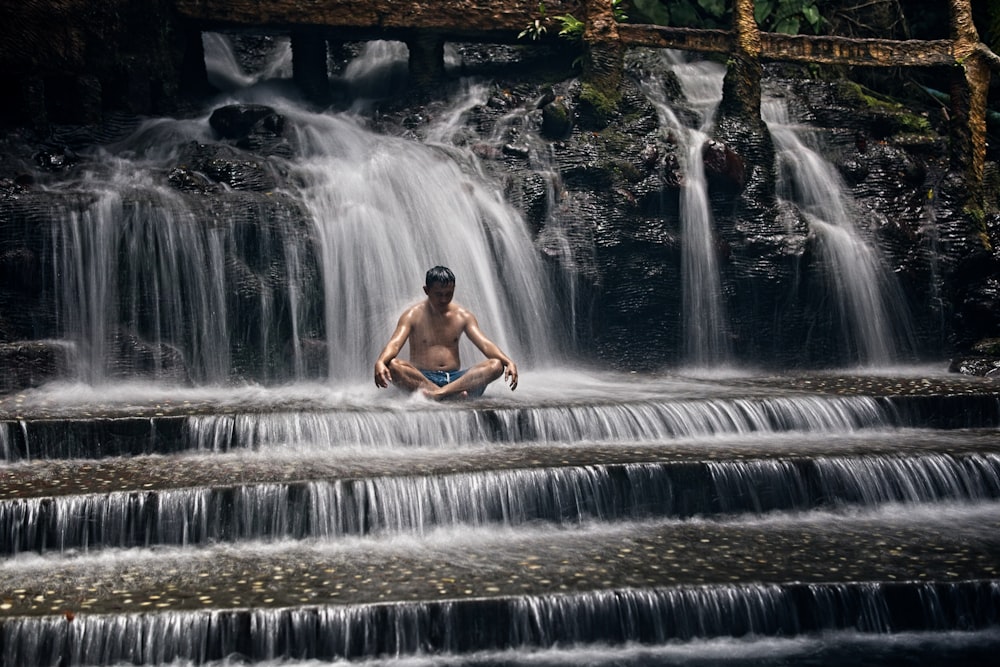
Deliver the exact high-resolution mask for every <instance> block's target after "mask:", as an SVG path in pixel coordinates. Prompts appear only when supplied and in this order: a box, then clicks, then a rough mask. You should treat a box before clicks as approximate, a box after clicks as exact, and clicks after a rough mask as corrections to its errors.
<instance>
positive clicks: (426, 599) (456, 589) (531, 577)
mask: <svg viewBox="0 0 1000 667" xmlns="http://www.w3.org/2000/svg"><path fill="white" fill-rule="evenodd" d="M998 568H1000V511H998V510H997V504H996V503H983V504H977V505H971V506H969V505H947V506H944V505H939V506H934V507H921V508H907V509H902V510H901V509H899V508H886V509H882V510H877V511H869V512H860V513H852V514H837V513H812V514H809V515H805V516H777V517H771V518H764V519H755V520H751V521H745V520H736V521H728V522H718V521H703V520H689V521H676V520H670V521H642V522H628V523H622V524H618V525H612V526H609V525H585V526H580V527H577V528H574V529H572V530H569V529H564V530H552V529H551V528H550V527H549V528H544V527H543V528H533V527H524V528H521V529H518V530H516V531H513V530H496V529H488V528H484V529H467V528H465V529H457V530H451V531H447V530H446V531H439V532H437V533H435V534H431V535H428V536H424V537H420V538H408V539H399V538H393V539H371V538H367V539H357V540H353V541H348V542H328V541H300V542H295V543H288V542H285V543H279V544H271V545H266V544H257V545H255V546H246V545H245V546H241V547H239V548H236V547H232V546H227V545H216V546H213V547H209V548H204V549H190V548H189V549H156V550H146V549H139V550H128V551H122V552H117V553H114V554H94V555H80V556H77V557H75V558H62V557H60V558H41V559H38V558H35V559H28V560H25V559H23V558H18V559H14V560H13V561H8V562H7V563H5V564H4V566H3V567H2V568H0V590H3V591H9V593H5V594H4V598H3V600H2V602H0V637H2V641H3V651H4V655H5V657H7V658H8V660H13V662H10V663H9V664H21V662H19V660H18V658H19V657H22V656H31V657H32V659H33V660H37V659H38V656H43V657H44V656H51V655H52V654H51V652H52V651H60V652H62V655H63V656H64V659H66V656H68V657H69V659H68V660H66V661H67V662H70V663H74V664H75V663H76V662H82V663H85V664H91V663H94V664H114V663H115V662H125V661H132V660H133V658H134V657H135V655H136V653H135V652H142V655H143V656H144V658H143V659H144V660H146V661H149V660H151V658H155V660H154V661H160V660H161V659H163V658H167V659H174V658H184V659H191V660H204V659H221V658H222V657H224V656H226V655H230V654H233V653H239V654H241V655H245V656H250V657H251V658H252V659H255V660H257V659H266V658H276V657H295V658H300V659H305V658H324V659H329V658H332V657H345V656H347V657H356V656H372V655H379V654H393V655H397V654H408V653H413V652H416V651H418V650H419V651H421V652H424V653H427V652H430V653H433V652H436V651H449V652H466V651H475V650H484V649H496V648H504V647H510V646H517V645H536V646H546V645H551V644H552V643H554V642H600V641H607V642H612V643H619V642H627V641H636V642H654V643H659V642H667V641H670V640H673V639H688V638H690V637H706V636H720V635H721V636H734V637H741V636H744V635H746V634H747V633H752V634H755V635H781V636H786V637H787V636H795V635H797V634H807V633H812V632H816V631H819V630H832V629H844V628H846V629H854V630H858V631H861V632H871V633H888V632H892V633H896V632H901V631H909V630H964V631H969V630H975V629H979V628H987V627H991V626H995V625H996V624H997V623H998V622H1000V618H998V614H1000V574H998ZM53 662H58V660H53Z"/></svg>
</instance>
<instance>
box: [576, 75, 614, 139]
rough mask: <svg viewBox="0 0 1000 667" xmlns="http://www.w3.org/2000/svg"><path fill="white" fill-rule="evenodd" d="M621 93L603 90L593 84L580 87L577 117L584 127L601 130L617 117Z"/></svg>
mask: <svg viewBox="0 0 1000 667" xmlns="http://www.w3.org/2000/svg"><path fill="white" fill-rule="evenodd" d="M620 102H621V92H619V91H617V90H603V89H601V88H599V87H598V86H596V85H594V84H593V83H584V84H583V85H582V86H581V87H580V96H579V106H578V115H579V119H580V123H581V125H582V126H584V127H589V128H594V129H603V128H605V127H607V126H608V124H609V123H610V122H611V121H612V120H614V119H615V118H616V117H617V116H618V105H619V103H620Z"/></svg>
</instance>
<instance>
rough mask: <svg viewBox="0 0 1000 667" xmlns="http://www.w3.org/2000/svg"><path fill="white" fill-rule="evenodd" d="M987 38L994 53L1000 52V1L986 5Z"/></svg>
mask: <svg viewBox="0 0 1000 667" xmlns="http://www.w3.org/2000/svg"><path fill="white" fill-rule="evenodd" d="M986 32H987V34H986V39H987V40H988V41H987V43H988V44H989V45H990V48H991V49H992V50H993V52H994V53H1000V2H993V3H990V4H988V5H987V7H986Z"/></svg>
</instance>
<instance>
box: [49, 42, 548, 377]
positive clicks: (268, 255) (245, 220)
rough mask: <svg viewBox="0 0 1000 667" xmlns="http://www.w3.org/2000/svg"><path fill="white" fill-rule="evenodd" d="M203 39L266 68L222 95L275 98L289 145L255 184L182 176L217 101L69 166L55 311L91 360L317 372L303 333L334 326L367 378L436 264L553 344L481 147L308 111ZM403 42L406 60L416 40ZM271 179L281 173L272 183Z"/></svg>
mask: <svg viewBox="0 0 1000 667" xmlns="http://www.w3.org/2000/svg"><path fill="white" fill-rule="evenodd" d="M206 46H207V47H208V48H209V51H210V52H211V53H212V54H214V55H213V57H211V58H210V59H209V65H210V66H215V67H218V68H219V71H218V73H219V76H220V77H222V78H225V79H227V80H229V81H238V82H243V83H252V82H254V81H260V82H261V83H260V84H258V85H253V86H251V87H249V88H247V89H246V90H240V91H238V92H233V93H229V94H227V97H224V98H220V99H219V100H217V102H216V104H224V103H227V102H240V101H252V102H255V103H264V104H268V105H270V106H272V107H273V108H275V109H276V110H277V111H278V113H280V114H282V115H283V116H284V117H285V118H286V121H287V123H288V125H289V126H291V127H290V129H288V130H286V133H287V134H289V135H291V137H290V140H289V148H288V150H290V151H291V155H288V156H286V157H279V156H272V157H270V158H268V159H266V160H263V161H262V163H261V164H260V170H259V172H258V175H257V177H258V178H259V179H260V182H261V185H260V187H258V188H257V189H256V190H257V191H252V192H245V191H236V192H234V191H230V192H227V193H226V201H225V202H219V201H214V200H213V198H212V197H206V196H203V195H190V194H188V193H182V192H179V191H178V190H176V189H174V188H172V187H170V186H168V185H166V184H165V183H164V182H163V179H162V175H163V174H165V173H170V172H171V170H172V169H174V168H175V166H176V165H177V164H178V163H179V162H181V161H182V160H184V159H185V158H186V156H189V155H190V153H191V151H195V152H197V150H198V149H197V146H198V144H201V143H211V142H213V141H214V139H213V137H212V131H211V129H210V127H209V124H208V117H207V115H206V116H203V117H201V118H197V119H193V120H181V121H174V120H169V119H160V120H152V121H147V122H146V123H144V124H142V125H141V126H140V127H139V128H138V129H137V130H136V131H135V132H134V133H133V134H132V135H131V136H129V137H127V138H125V139H123V140H121V141H119V142H117V143H115V144H112V145H110V146H107V147H106V148H104V149H102V152H101V154H100V156H99V157H100V159H101V162H102V166H101V167H100V169H99V170H96V169H95V171H94V172H91V173H88V174H86V175H85V176H84V177H83V178H82V179H80V180H78V181H76V182H73V183H69V184H66V183H64V184H62V185H60V186H59V188H61V191H62V193H63V194H64V195H65V196H66V198H67V200H69V199H70V198H71V197H77V199H78V200H80V201H83V202H85V203H84V204H83V205H82V207H81V206H80V205H78V204H73V203H68V204H66V206H67V212H66V215H64V216H63V224H62V226H61V227H60V228H59V229H57V231H56V232H55V234H54V238H53V239H52V245H53V248H54V254H55V260H54V266H53V269H52V271H53V274H54V279H55V280H56V284H57V285H58V286H59V289H60V290H61V291H60V292H59V301H60V304H59V305H60V307H59V314H60V315H59V316H60V328H61V330H62V334H63V336H64V337H65V338H66V339H68V340H70V341H73V342H74V344H75V347H76V349H77V357H78V359H79V362H80V370H79V373H78V375H79V377H80V378H81V379H83V380H85V381H87V382H90V383H101V382H103V381H105V380H106V379H110V378H114V377H118V376H122V375H135V374H136V373H142V374H144V375H148V376H151V377H153V378H157V379H159V380H169V381H187V380H189V379H190V380H194V381H195V382H197V383H204V384H225V383H228V382H231V381H232V380H233V379H234V378H247V377H249V378H250V379H256V380H263V381H274V380H283V379H286V378H287V377H288V375H289V374H293V377H295V378H298V379H307V378H308V371H307V369H308V368H309V366H310V364H309V363H307V359H306V357H307V350H306V349H305V345H306V342H307V339H321V344H322V345H323V346H324V348H325V353H326V358H327V359H328V364H327V371H328V372H327V373H326V374H327V375H328V377H329V378H330V380H331V382H333V383H346V384H356V383H358V382H360V381H365V382H367V381H369V380H370V374H371V364H372V363H373V360H374V358H375V356H376V355H377V354H378V352H379V351H380V349H381V346H382V345H383V344H384V342H385V341H386V340H387V339H388V337H389V334H390V333H391V331H392V329H393V327H394V325H395V323H396V318H397V317H398V316H399V314H400V313H401V312H402V310H403V309H404V308H405V307H406V306H407V305H409V304H410V303H413V302H415V301H417V300H419V299H420V298H422V294H421V286H422V285H423V276H424V272H425V271H426V270H427V269H428V268H430V267H431V266H434V265H436V264H444V265H446V266H449V267H450V268H451V269H452V270H453V271H454V272H455V274H456V276H457V292H456V302H459V303H461V304H463V305H465V306H467V307H469V308H470V310H472V311H473V312H474V313H475V314H476V315H477V317H478V319H479V323H480V325H481V327H482V328H483V330H484V331H485V332H486V333H487V335H488V336H490V337H491V338H493V340H495V341H496V342H497V343H498V344H499V345H500V347H501V348H503V349H505V350H506V351H507V352H508V354H510V355H511V356H512V357H513V358H514V359H515V360H517V361H518V362H520V363H522V364H525V363H526V364H531V363H532V362H533V361H534V360H537V359H543V360H545V361H547V362H548V361H550V360H551V359H552V358H553V357H552V349H553V342H552V341H553V338H554V335H553V330H554V327H555V326H556V324H557V323H555V322H553V321H552V319H553V318H552V316H551V315H552V313H553V312H556V311H557V308H555V307H554V305H553V301H554V296H553V293H554V288H553V285H552V281H551V278H550V277H549V276H548V275H547V273H546V272H545V270H544V267H543V266H542V263H541V259H540V257H539V256H538V253H537V251H536V250H535V248H534V246H533V242H532V239H531V237H530V235H529V234H528V231H527V229H526V227H525V224H524V222H523V220H522V219H521V217H520V215H519V214H518V212H517V211H516V210H515V209H514V208H513V207H512V206H510V205H509V204H508V203H506V202H505V201H504V199H503V196H502V193H501V191H500V189H499V186H498V185H497V184H495V183H493V182H491V181H490V180H489V179H488V178H486V177H485V176H484V174H483V173H482V170H481V169H480V167H479V165H478V163H477V159H476V157H475V156H474V155H473V154H472V153H471V151H468V150H465V149H459V148H457V147H455V146H451V145H447V144H442V143H426V144H425V143H420V142H416V141H412V140H404V139H398V138H394V137H390V136H382V135H378V134H375V133H374V132H372V131H371V130H369V129H368V128H366V127H365V121H364V120H363V119H361V118H359V117H357V116H355V115H353V114H352V113H336V112H332V111H329V112H324V113H316V112H312V111H308V110H306V109H305V108H303V107H301V106H299V105H298V104H297V103H296V102H294V101H293V100H291V99H289V98H286V97H283V96H282V95H281V94H280V93H279V92H276V91H277V90H278V88H277V87H275V86H274V85H269V84H268V83H267V82H266V81H265V80H264V75H263V74H258V75H253V76H251V75H243V76H242V77H240V76H237V73H238V66H237V65H236V64H235V61H234V59H233V58H232V56H231V54H229V55H225V54H226V48H227V46H228V42H227V41H226V40H224V39H218V38H211V39H206ZM281 48H282V47H281V45H279V51H280V50H281ZM400 53H401V52H400V49H398V48H391V47H387V46H382V47H378V45H373V46H370V47H369V48H367V49H366V50H365V51H364V52H363V53H362V56H360V58H361V60H362V62H360V63H358V64H357V65H356V66H354V65H352V67H351V68H349V70H350V71H349V72H348V73H347V74H346V76H347V77H348V78H349V79H350V81H352V82H353V83H352V85H358V86H362V85H363V82H364V80H365V79H364V75H365V73H366V72H367V73H369V74H370V73H371V72H374V74H371V76H375V77H376V78H378V77H381V76H383V73H384V70H385V69H386V62H390V61H392V58H393V57H395V58H397V60H398V57H399V56H400ZM220 54H221V55H220ZM402 57H403V58H404V59H403V63H404V65H405V48H404V50H403V52H402ZM366 58H367V59H368V60H370V61H372V62H367V64H366V61H365V59H366ZM393 62H394V61H393ZM397 64H398V63H397ZM234 68H237V69H234ZM389 69H390V70H391V69H392V68H391V67H390V68H389ZM467 103H468V102H467V101H466V100H464V99H463V100H459V101H458V102H457V104H458V105H462V104H467ZM438 138H439V139H441V137H438ZM233 159H234V160H245V159H246V158H245V157H243V156H239V155H237V156H236V157H234V158H233ZM223 168H224V165H223ZM272 182H273V183H274V184H276V185H277V184H280V183H287V184H288V185H286V186H283V187H280V186H279V187H274V188H273V189H271V190H266V184H267V183H272ZM251 190H253V188H251ZM261 190H265V191H264V192H262V193H260V191H261ZM73 201H76V200H73ZM86 202H89V203H86ZM298 205H301V207H303V208H304V210H305V213H306V217H307V218H308V221H307V224H308V228H303V226H302V222H301V221H300V220H297V216H298V214H297V213H296V206H298ZM262 223H263V224H262ZM238 258H239V259H238ZM313 258H315V259H313ZM313 261H315V262H317V263H318V270H313V269H311V268H310V266H311V264H310V262H313ZM317 271H318V274H319V276H318V278H317V277H316V276H315V275H314V274H316V273H317ZM317 303H319V304H321V306H319V307H317ZM248 307H249V308H250V310H249V311H246V310H245V309H246V308H248ZM241 309H244V310H241ZM317 310H321V312H320V313H317V312H316V311H317ZM248 312H249V313H250V315H248ZM461 353H462V356H463V362H464V363H465V364H466V365H471V363H474V362H475V361H476V360H477V357H478V355H479V353H478V351H477V350H475V349H474V347H473V346H472V345H471V344H470V343H468V342H467V341H464V340H463V343H462V346H461ZM235 355H243V356H244V357H250V358H251V361H250V362H246V361H237V360H236V358H235ZM288 357H290V359H289V358H288ZM289 366H290V367H291V369H289Z"/></svg>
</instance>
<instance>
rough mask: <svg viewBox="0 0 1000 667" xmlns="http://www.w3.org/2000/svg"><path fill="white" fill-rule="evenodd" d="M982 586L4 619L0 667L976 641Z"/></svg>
mask: <svg viewBox="0 0 1000 667" xmlns="http://www.w3.org/2000/svg"><path fill="white" fill-rule="evenodd" d="M998 605H1000V589H998V586H997V584H996V583H995V582H982V581H965V582H956V583H950V584H916V585H896V584H882V583H868V584H834V585H826V584H818V585H802V584H792V585H787V586H777V585H739V586H709V587H690V588H674V589H647V590H631V589H624V590H615V591H601V592H594V593H585V594H572V595H553V596H540V597H515V598H502V599H483V600H464V601H458V602H452V601H444V602H419V603H411V604H395V605H363V606H345V607H300V608H294V609H249V610H234V611H204V612H168V613H157V614H126V615H111V616H102V615H90V616H85V617H80V618H77V619H73V620H72V621H67V619H66V618H63V617H62V616H58V617H43V618H22V619H8V620H5V621H3V622H2V625H0V646H2V650H3V656H4V659H5V664H11V665H13V664H26V662H25V661H27V662H36V661H37V662H41V663H56V662H62V663H63V664H69V665H113V664H116V663H120V662H131V663H135V664H162V663H165V662H170V661H175V660H191V661H194V662H198V663H201V662H205V661H209V660H221V659H223V658H225V657H227V656H231V655H233V654H239V655H241V656H243V657H244V658H246V659H250V660H255V661H259V660H270V659H277V658H294V659H299V660H305V659H320V660H332V659H338V658H339V659H343V658H359V657H377V656H385V657H390V656H396V657H401V656H406V655H419V654H421V653H424V652H430V653H435V654H454V653H467V652H470V651H482V650H489V649H510V648H521V647H551V646H553V645H556V644H558V643H573V644H591V643H599V642H608V643H612V644H622V643H624V642H637V643H640V644H646V643H649V644H663V643H665V642H668V641H671V640H690V639H693V638H705V637H716V636H732V637H755V636H789V635H799V634H804V633H814V632H819V631H829V630H841V629H854V630H857V631H859V632H862V633H874V634H885V633H889V632H902V631H914V630H920V631H925V630H947V629H961V630H976V629H979V628H983V627H986V626H989V625H991V624H995V623H996V622H997V613H998V612H997V609H998V608H1000V607H998Z"/></svg>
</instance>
